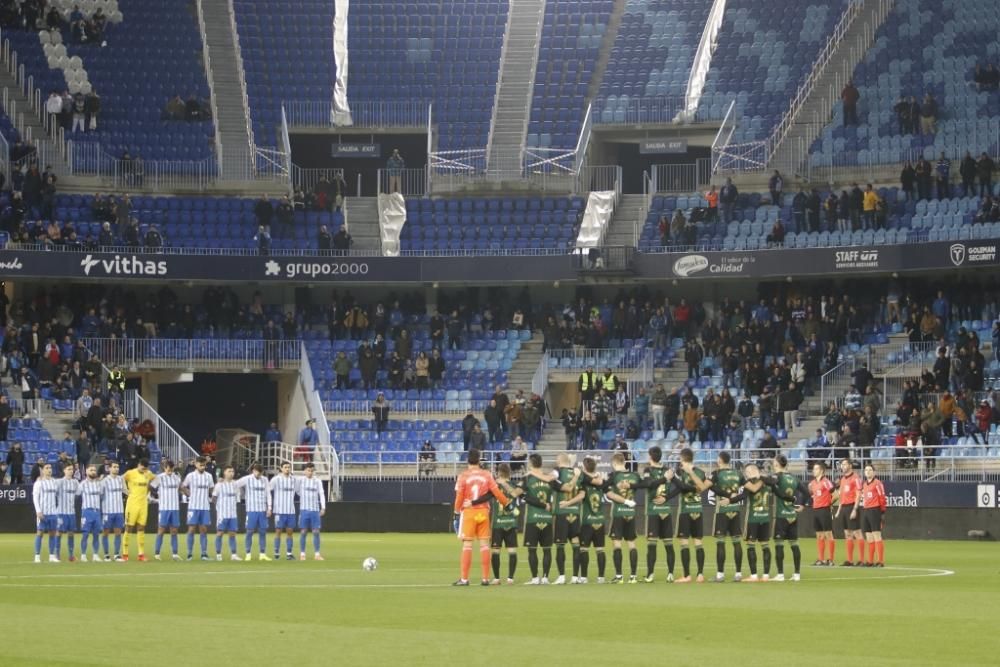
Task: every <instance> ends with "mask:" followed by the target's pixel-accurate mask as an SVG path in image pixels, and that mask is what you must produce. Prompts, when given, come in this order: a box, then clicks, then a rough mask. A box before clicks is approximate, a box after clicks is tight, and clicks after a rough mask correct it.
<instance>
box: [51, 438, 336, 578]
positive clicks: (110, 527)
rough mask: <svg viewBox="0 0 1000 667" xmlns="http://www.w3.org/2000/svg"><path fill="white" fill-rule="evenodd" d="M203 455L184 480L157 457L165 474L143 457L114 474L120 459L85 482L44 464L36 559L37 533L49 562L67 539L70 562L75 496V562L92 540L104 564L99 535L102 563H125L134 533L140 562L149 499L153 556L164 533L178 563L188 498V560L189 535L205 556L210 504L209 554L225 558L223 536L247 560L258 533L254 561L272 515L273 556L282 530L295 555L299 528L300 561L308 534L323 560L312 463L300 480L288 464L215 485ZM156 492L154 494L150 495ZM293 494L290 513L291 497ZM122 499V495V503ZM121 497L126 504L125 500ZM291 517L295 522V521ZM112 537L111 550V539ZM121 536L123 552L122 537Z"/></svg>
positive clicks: (70, 470) (262, 555)
mask: <svg viewBox="0 0 1000 667" xmlns="http://www.w3.org/2000/svg"><path fill="white" fill-rule="evenodd" d="M206 463H207V461H206V459H205V458H204V457H199V458H198V459H197V460H196V461H195V469H194V470H193V471H192V472H190V473H188V475H187V476H186V477H185V478H184V479H183V480H182V479H181V477H180V476H179V475H178V474H177V473H176V472H174V463H173V462H172V461H169V460H165V461H164V462H163V472H161V473H159V474H158V475H154V474H153V473H152V472H151V471H150V470H149V469H148V463H147V462H146V461H140V462H139V464H138V466H137V467H136V468H134V469H132V470H129V471H128V472H126V473H125V474H124V475H119V474H118V464H117V463H111V464H110V465H109V467H108V470H107V474H106V475H104V476H102V477H99V476H98V469H97V467H96V466H93V465H91V466H87V470H86V472H87V476H86V478H85V479H84V480H83V481H77V480H76V479H74V472H75V470H74V467H73V466H66V467H65V468H64V470H63V474H64V477H63V478H62V479H56V478H54V477H53V476H52V467H51V466H50V465H48V464H46V465H45V466H44V467H43V468H42V474H41V476H40V477H39V478H38V480H37V481H36V482H35V484H34V487H33V489H32V496H33V501H34V508H35V518H36V522H37V532H36V535H35V562H36V563H39V562H41V560H42V559H41V551H42V538H43V537H44V536H45V535H48V552H49V558H48V560H49V562H59V561H60V554H61V548H62V538H63V537H65V538H66V541H67V547H68V553H69V560H70V561H71V562H72V561H75V560H76V555H75V553H74V552H75V544H74V542H75V540H74V538H75V534H76V532H77V520H76V519H77V517H76V500H77V497H79V498H80V499H81V502H80V505H81V512H80V519H81V521H80V533H81V544H80V560H81V561H84V562H86V561H87V558H88V549H89V547H90V545H89V544H88V540H92V545H93V562H95V563H96V562H102V559H101V557H100V555H99V552H98V546H99V545H98V538H100V546H101V547H102V548H103V554H104V557H103V560H104V561H112V560H113V561H119V562H123V561H127V560H128V559H129V541H130V536H131V535H135V537H136V542H137V547H138V549H137V550H138V560H140V561H145V560H146V554H145V531H146V522H147V519H148V511H149V504H150V501H151V500H152V502H153V503H155V504H157V506H158V507H159V514H158V519H159V521H158V527H157V532H156V547H155V551H154V555H155V558H156V560H160V551H161V549H162V546H163V540H164V537H165V536H166V535H167V534H168V533H169V536H170V551H171V558H172V559H173V560H181V557H180V554H179V553H178V533H179V530H180V515H181V498H182V497H184V498H185V500H186V503H187V513H186V518H187V521H186V524H185V525H186V526H187V560H193V559H194V541H195V533H196V532H197V533H198V534H199V542H200V547H201V560H209V552H208V528H209V526H210V525H212V505H213V504H214V505H215V514H216V523H215V559H216V560H220V561H221V560H222V559H223V548H222V542H223V537H224V536H225V537H228V543H229V554H230V556H229V558H230V559H231V560H247V561H249V560H252V553H251V552H252V547H253V535H254V533H256V534H257V536H258V559H259V560H262V561H269V560H271V558H270V557H268V556H267V553H266V551H267V530H268V524H269V519H270V518H271V517H272V516H273V517H274V528H275V533H274V559H275V560H279V559H280V546H281V537H282V534H284V536H285V550H286V553H285V557H286V559H287V560H295V556H294V554H293V553H292V546H293V530H294V529H295V527H296V523H297V525H298V528H299V531H300V538H299V560H305V559H306V537H307V534H308V533H310V532H311V533H312V542H313V558H314V559H315V560H323V556H322V555H321V554H320V529H321V517H322V516H323V515H324V514H325V513H326V494H325V492H324V490H323V485H322V483H321V482H320V480H319V479H317V478H316V477H315V476H314V473H315V470H314V468H313V465H312V464H307V465H306V466H305V475H304V477H293V476H292V474H291V470H292V466H291V464H290V463H284V464H282V466H281V471H280V473H279V474H277V475H275V476H274V477H273V478H271V479H270V480H268V479H267V477H265V476H264V475H263V469H262V468H261V466H260V465H253V466H252V467H251V472H250V474H248V475H246V476H244V477H241V478H240V479H235V478H234V470H233V467H232V466H227V467H226V468H225V469H224V470H223V472H222V478H221V479H220V480H219V481H218V482H216V481H215V479H214V478H213V477H212V475H211V474H210V473H208V472H206V470H205V468H206ZM151 491H152V492H153V494H155V495H154V496H153V497H152V499H151V498H150V492H151ZM296 497H298V499H299V505H300V508H299V512H298V514H297V515H296V509H295V498H296ZM126 499H127V500H126ZM241 499H242V500H243V501H244V502H245V504H246V517H245V525H244V528H245V530H246V537H245V543H244V556H243V557H240V555H239V554H238V553H237V548H236V534H237V530H238V526H237V513H236V506H237V503H238V502H239V501H240V500H241ZM123 500H124V503H123ZM296 519H297V521H296ZM112 536H113V545H114V549H113V551H112V550H111V549H110V548H109V546H110V545H109V542H110V541H111V537H112ZM123 536H124V551H123V550H122V546H123V545H122V538H123Z"/></svg>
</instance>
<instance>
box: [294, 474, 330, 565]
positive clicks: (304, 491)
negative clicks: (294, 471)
mask: <svg viewBox="0 0 1000 667" xmlns="http://www.w3.org/2000/svg"><path fill="white" fill-rule="evenodd" d="M315 473H316V467H315V466H314V465H313V464H312V463H307V464H306V476H305V478H303V479H300V480H299V530H300V531H301V533H300V534H299V560H305V559H306V532H308V531H310V530H311V531H312V534H313V560H323V556H321V555H320V553H319V532H320V529H321V528H322V527H323V526H322V524H323V521H322V519H321V518H320V517H322V516H323V515H324V514H326V493H324V491H323V483H322V482H320V481H319V480H318V479H316V477H315V476H314V475H315Z"/></svg>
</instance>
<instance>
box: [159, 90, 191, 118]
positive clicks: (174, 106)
mask: <svg viewBox="0 0 1000 667" xmlns="http://www.w3.org/2000/svg"><path fill="white" fill-rule="evenodd" d="M185 108H186V107H185V106H184V100H182V99H181V96H180V95H174V96H173V97H171V98H170V99H169V100H167V105H166V106H165V107H164V108H163V118H164V120H184V119H185V116H184V112H185Z"/></svg>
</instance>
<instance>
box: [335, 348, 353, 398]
mask: <svg viewBox="0 0 1000 667" xmlns="http://www.w3.org/2000/svg"><path fill="white" fill-rule="evenodd" d="M353 367H354V364H352V363H351V360H350V359H348V358H347V354H345V353H344V352H343V351H340V352H338V353H337V356H336V358H334V360H333V373H334V375H336V376H337V389H350V388H351V379H350V378H351V369H352V368H353Z"/></svg>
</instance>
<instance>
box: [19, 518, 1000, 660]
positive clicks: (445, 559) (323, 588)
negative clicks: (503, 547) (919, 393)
mask: <svg viewBox="0 0 1000 667" xmlns="http://www.w3.org/2000/svg"><path fill="white" fill-rule="evenodd" d="M147 543H148V545H149V546H151V545H152V538H151V537H147ZM181 543H182V550H183V549H184V547H183V538H182V542H181ZM240 543H241V546H242V538H241V540H240ZM802 546H803V561H805V562H809V563H811V562H812V560H813V559H814V558H815V547H814V543H813V542H812V541H811V540H807V541H803V543H802ZM297 547H298V537H297V536H296V549H297ZM837 547H838V553H837V556H838V558H839V559H841V560H842V559H843V556H844V553H843V543H838V545H837ZM164 551H166V549H165V550H164ZM323 551H324V555H325V556H326V558H327V560H326V561H325V562H314V561H311V560H310V561H307V562H304V563H303V562H288V561H281V562H258V561H252V562H230V561H224V562H215V561H210V562H201V561H195V562H190V563H189V562H179V563H178V562H170V561H167V562H148V563H138V562H135V561H131V562H128V563H99V564H98V563H80V562H77V563H68V562H63V563H41V564H34V563H31V562H30V561H31V552H32V537H31V536H29V535H2V536H0V619H2V621H0V624H2V626H3V629H4V636H5V641H4V645H3V648H2V649H0V654H2V656H3V657H2V658H0V664H4V665H142V664H155V665H168V664H169V665H177V664H190V665H212V664H214V665H258V664H259V665H268V666H277V665H330V664H345V663H346V664H363V665H387V664H390V663H395V664H402V665H452V664H455V665H480V664H481V665H487V664H489V665H503V664H514V663H517V664H532V665H534V664H538V665H564V664H565V665H568V664H574V665H580V664H588V663H590V664H602V663H603V664H619V665H620V664H669V665H725V664H735V665H740V666H747V665H800V664H815V663H816V662H829V661H836V662H838V663H839V662H844V663H847V664H851V665H858V666H859V667H862V666H864V667H867V666H870V665H900V666H903V665H908V666H910V665H942V664H946V663H947V664H950V665H962V666H968V665H991V666H992V665H996V664H997V662H998V657H997V656H998V655H1000V633H998V631H997V628H998V627H1000V576H998V575H1000V546H998V545H997V544H995V543H971V542H969V543H965V542H915V541H911V542H902V541H895V542H894V541H890V542H888V543H887V546H886V562H887V567H886V568H885V569H856V568H843V567H835V568H814V567H811V566H809V565H804V566H803V580H802V581H801V582H798V583H793V582H784V583H776V582H771V583H757V584H751V583H740V584H736V583H725V584H713V583H705V584H667V583H665V582H664V577H665V563H664V557H663V554H662V551H661V553H660V554H659V559H658V563H657V567H658V570H659V572H658V577H657V579H658V581H657V583H655V584H643V583H640V584H636V585H630V584H625V585H610V584H607V585H597V584H595V583H593V582H594V581H595V580H596V571H595V569H594V568H595V564H594V559H593V558H592V559H591V573H590V574H591V577H590V581H591V583H590V584H587V585H584V586H568V585H567V586H558V587H557V586H537V587H533V586H524V585H521V584H522V583H523V582H524V581H526V580H527V578H528V577H529V573H528V568H527V557H526V552H525V550H524V549H521V550H520V551H519V565H518V572H517V579H518V584H517V585H513V586H495V587H489V588H483V587H481V586H476V585H473V586H470V587H468V588H453V587H452V586H451V585H450V583H451V582H452V581H454V580H455V579H456V578H457V576H458V572H457V567H458V559H459V543H458V541H457V540H456V539H455V537H454V536H453V535H400V534H377V533H372V534H340V533H338V534H326V535H324V545H323ZM727 551H729V549H727ZM63 553H64V556H65V545H64V546H63ZM367 556H374V557H375V558H376V559H378V563H379V567H378V570H376V571H374V572H365V571H363V570H362V568H361V562H362V560H363V559H364V558H365V557H367ZM567 556H568V554H567ZM639 556H640V557H639V561H640V568H639V574H640V576H642V575H644V574H645V547H644V545H643V543H642V541H640V543H639ZM43 557H44V556H43ZM133 557H134V556H133ZM567 560H568V558H567ZM625 560H626V565H625V568H626V575H627V574H628V572H627V569H628V564H627V561H628V558H627V556H626V558H625ZM706 561H707V562H706V570H705V572H706V575H707V576H708V577H709V578H711V577H712V576H713V575H714V574H715V546H714V542H713V541H712V540H706ZM786 561H787V562H786V567H787V568H788V572H789V573H790V572H791V566H790V561H791V559H790V557H787V558H786ZM477 565H478V563H476V564H474V567H473V576H474V577H478V575H477V574H476V573H477V571H478V570H477ZM506 567H507V563H506V554H504V557H503V562H502V566H501V574H502V576H506ZM608 567H609V576H610V574H611V573H612V572H611V557H610V550H609V555H608ZM728 567H729V568H730V570H731V568H732V554H731V552H730V553H729V557H728ZM679 568H680V558H678V571H679ZM554 571H555V567H554V565H553V575H552V576H553V578H554V577H555V574H554ZM746 573H747V570H746V565H745V564H744V575H745V574H746ZM729 574H730V577H729V578H730V579H731V571H730V573H729ZM772 574H773V571H772Z"/></svg>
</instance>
